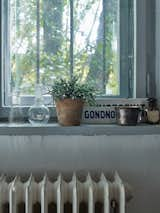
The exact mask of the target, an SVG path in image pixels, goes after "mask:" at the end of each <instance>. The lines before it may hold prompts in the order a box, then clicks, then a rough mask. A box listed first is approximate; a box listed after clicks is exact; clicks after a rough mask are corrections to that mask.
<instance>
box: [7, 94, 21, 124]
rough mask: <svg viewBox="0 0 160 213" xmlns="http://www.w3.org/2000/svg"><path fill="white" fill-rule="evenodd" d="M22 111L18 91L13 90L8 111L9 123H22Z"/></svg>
mask: <svg viewBox="0 0 160 213" xmlns="http://www.w3.org/2000/svg"><path fill="white" fill-rule="evenodd" d="M24 120H25V119H24V113H23V111H22V107H21V98H20V92H19V91H18V90H16V91H14V92H13V93H12V95H11V107H10V112H9V118H8V121H9V124H11V125H15V124H23V123H24Z"/></svg>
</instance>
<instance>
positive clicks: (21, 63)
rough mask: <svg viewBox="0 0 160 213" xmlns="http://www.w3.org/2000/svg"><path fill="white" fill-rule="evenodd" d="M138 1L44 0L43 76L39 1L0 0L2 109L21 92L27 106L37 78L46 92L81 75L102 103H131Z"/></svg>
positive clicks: (40, 7) (42, 1) (41, 18)
mask: <svg viewBox="0 0 160 213" xmlns="http://www.w3.org/2000/svg"><path fill="white" fill-rule="evenodd" d="M133 2H134V1H133V0H58V1H57V0H40V5H39V10H38V11H39V15H40V49H39V54H40V70H39V73H37V71H36V59H37V52H36V51H37V46H36V45H37V42H36V39H37V37H36V29H37V25H36V21H37V0H27V1H26V0H1V3H2V5H1V6H2V8H1V11H2V14H1V16H2V41H3V42H2V56H3V60H2V62H3V63H2V74H3V75H2V78H3V81H2V83H3V85H2V87H3V88H2V90H3V91H4V92H5V95H4V96H3V97H4V98H3V104H4V105H8V104H9V97H10V95H11V91H12V92H13V91H19V92H20V95H21V96H22V97H23V101H25V102H24V103H25V105H27V103H30V102H29V99H30V98H31V97H32V96H33V95H34V85H35V83H36V78H37V76H38V78H39V79H40V82H41V83H43V85H45V86H46V87H48V86H49V85H50V84H52V83H53V81H54V79H55V78H57V77H60V76H64V77H67V76H71V75H73V74H77V75H78V76H79V78H80V79H81V81H85V80H87V81H88V83H90V84H94V85H95V87H96V89H97V95H98V96H99V97H132V94H133V70H134V63H133V61H134V60H133V56H134V48H133V47H134V46H133V44H134V37H133V35H134V21H133V20H134V12H133V8H134V7H133Z"/></svg>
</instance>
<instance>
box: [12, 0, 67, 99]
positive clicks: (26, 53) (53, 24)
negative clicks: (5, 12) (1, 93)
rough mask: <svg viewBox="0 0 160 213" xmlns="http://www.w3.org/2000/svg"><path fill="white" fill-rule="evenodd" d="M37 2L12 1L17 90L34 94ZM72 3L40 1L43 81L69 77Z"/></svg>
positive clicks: (41, 73)
mask: <svg viewBox="0 0 160 213" xmlns="http://www.w3.org/2000/svg"><path fill="white" fill-rule="evenodd" d="M36 18H37V16H36V0H27V1H26V0H10V27H11V30H10V41H11V42H10V43H11V45H10V51H11V75H12V87H13V90H17V89H18V90H19V89H20V91H21V94H22V95H28V94H33V92H34V85H35V82H36V45H37V43H36ZM69 26H70V10H69V1H63V0H58V1H57V0H45V1H40V81H41V83H43V84H49V83H50V84H51V83H52V81H53V79H54V78H55V77H57V76H67V75H68V74H69V66H70V63H69V62H70V55H69V46H70V27H69Z"/></svg>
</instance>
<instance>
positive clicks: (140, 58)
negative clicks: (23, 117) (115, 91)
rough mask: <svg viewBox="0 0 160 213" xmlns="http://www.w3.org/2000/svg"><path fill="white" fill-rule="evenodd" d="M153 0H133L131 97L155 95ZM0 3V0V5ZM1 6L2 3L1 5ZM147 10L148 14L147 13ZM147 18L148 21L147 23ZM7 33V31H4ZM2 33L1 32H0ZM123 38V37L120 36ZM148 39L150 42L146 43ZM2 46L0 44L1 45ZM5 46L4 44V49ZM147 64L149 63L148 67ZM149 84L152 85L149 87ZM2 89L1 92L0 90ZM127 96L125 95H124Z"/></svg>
mask: <svg viewBox="0 0 160 213" xmlns="http://www.w3.org/2000/svg"><path fill="white" fill-rule="evenodd" d="M6 1H8V0H6ZM153 1H154V0H151V1H150V0H134V9H135V11H136V12H135V13H134V14H135V17H134V19H135V20H134V21H135V29H134V36H135V40H134V41H135V43H134V48H135V50H134V77H135V79H134V83H135V85H134V92H133V97H134V98H146V97H147V96H150V95H152V96H153V95H155V90H156V88H155V87H156V86H155V85H156V84H155V78H154V77H153V78H151V77H150V76H155V69H154V68H153V69H152V70H150V67H151V65H152V64H154V62H153V60H155V58H154V57H155V55H152V58H150V56H151V55H148V50H149V49H150V48H152V50H153V51H155V49H154V38H153V36H151V28H152V26H153V23H151V22H152V21H153V19H154V18H153V14H152V13H151V12H150V8H151V7H150V6H151V5H150V4H152V3H153ZM1 4H2V0H0V5H1ZM1 6H2V5H1ZM0 11H1V20H2V12H3V11H2V7H1V8H0ZM148 11H149V14H148ZM148 20H149V21H150V22H149V24H148ZM0 27H1V32H2V22H1V26H0ZM6 33H7V32H6ZM1 35H2V33H1ZM0 39H1V45H5V42H4V40H5V39H7V37H6V38H4V37H2V36H1V38H0ZM122 39H123V38H122ZM148 41H149V42H150V41H151V43H150V44H149V45H148ZM1 47H2V46H1ZM5 48H7V47H6V46H5V47H4V49H5ZM2 49H3V48H1V53H0V54H1V55H0V56H1V58H2V60H1V62H2V63H1V73H0V80H1V92H0V109H1V110H0V117H7V116H8V110H9V107H5V106H4V105H3V103H4V97H5V92H7V91H5V90H4V88H5V85H4V80H3V79H4V75H5V73H4V72H3V71H4V69H5V66H6V65H7V63H5V58H7V53H5V52H2ZM148 65H150V66H149V67H148ZM151 85H152V86H153V87H151ZM2 91H3V92H2ZM126 98H127V96H126ZM101 99H103V100H106V101H107V102H108V101H109V100H110V98H101ZM26 110H27V108H26V107H24V111H26Z"/></svg>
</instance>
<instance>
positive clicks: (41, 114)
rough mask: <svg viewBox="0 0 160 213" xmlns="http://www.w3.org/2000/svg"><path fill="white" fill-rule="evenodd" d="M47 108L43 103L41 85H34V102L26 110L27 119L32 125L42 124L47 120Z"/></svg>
mask: <svg viewBox="0 0 160 213" xmlns="http://www.w3.org/2000/svg"><path fill="white" fill-rule="evenodd" d="M49 117H50V116H49V109H48V107H46V106H45V105H44V99H43V95H42V86H41V85H40V84H37V85H36V87H35V103H34V105H33V106H31V107H30V108H29V110H28V120H29V122H30V123H31V124H32V125H44V124H46V123H47V122H48V120H49Z"/></svg>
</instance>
